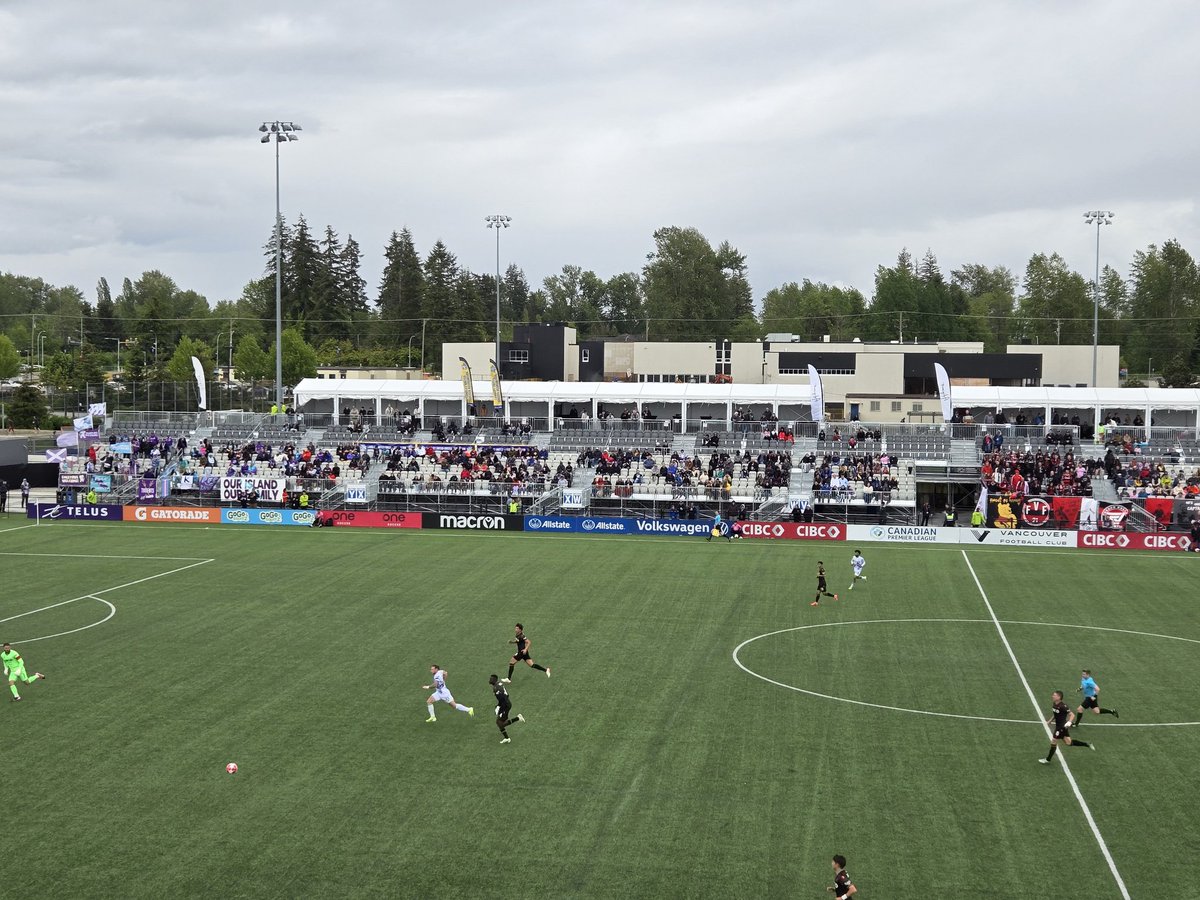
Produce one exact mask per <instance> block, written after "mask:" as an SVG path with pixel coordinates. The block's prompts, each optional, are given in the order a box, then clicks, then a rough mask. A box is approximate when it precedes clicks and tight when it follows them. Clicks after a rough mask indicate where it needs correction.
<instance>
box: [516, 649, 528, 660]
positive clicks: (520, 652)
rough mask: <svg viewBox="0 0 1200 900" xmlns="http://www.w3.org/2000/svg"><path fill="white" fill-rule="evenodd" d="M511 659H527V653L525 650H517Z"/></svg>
mask: <svg viewBox="0 0 1200 900" xmlns="http://www.w3.org/2000/svg"><path fill="white" fill-rule="evenodd" d="M513 659H515V660H518V661H519V660H522V659H526V660H527V659H529V653H528V652H526V651H525V650H518V651H517V652H516V653H514V654H513Z"/></svg>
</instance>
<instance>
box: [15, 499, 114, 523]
mask: <svg viewBox="0 0 1200 900" xmlns="http://www.w3.org/2000/svg"><path fill="white" fill-rule="evenodd" d="M124 510H125V507H123V506H102V505H99V504H96V505H92V504H90V503H77V504H66V503H62V504H59V503H31V504H29V506H28V507H26V509H25V515H26V516H28V517H29V518H30V519H79V520H81V521H85V522H120V521H121V518H122V513H123V512H124Z"/></svg>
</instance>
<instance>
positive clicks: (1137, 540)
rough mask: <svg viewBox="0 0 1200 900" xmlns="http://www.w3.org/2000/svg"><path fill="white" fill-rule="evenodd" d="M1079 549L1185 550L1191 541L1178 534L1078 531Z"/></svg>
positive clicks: (1186, 536)
mask: <svg viewBox="0 0 1200 900" xmlns="http://www.w3.org/2000/svg"><path fill="white" fill-rule="evenodd" d="M1075 537H1076V538H1077V539H1078V541H1079V543H1078V546H1079V547H1085V548H1099V549H1102V550H1187V549H1188V548H1189V547H1191V545H1192V539H1191V538H1190V537H1189V536H1188V535H1186V534H1181V533H1179V532H1170V533H1168V532H1157V533H1154V534H1142V533H1139V532H1128V531H1079V532H1076V533H1075Z"/></svg>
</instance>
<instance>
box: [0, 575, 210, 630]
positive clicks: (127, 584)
mask: <svg viewBox="0 0 1200 900" xmlns="http://www.w3.org/2000/svg"><path fill="white" fill-rule="evenodd" d="M210 562H212V560H211V559H202V560H199V561H198V562H194V563H191V564H189V565H186V566H180V567H179V568H177V569H171V570H170V571H168V572H159V573H158V574H157V575H147V576H146V577H145V578H139V579H137V580H136V581H127V582H125V583H124V584H118V585H117V586H116V587H110V588H104V589H103V590H100V591H92V592H91V593H90V594H82V595H81V596H79V597H72V598H71V599H70V600H61V601H59V602H58V603H51V604H50V605H49V606H43V607H40V608H39V609H31V610H29V612H23V613H17V615H15V616H9V617H8V618H7V619H0V625H3V624H4V623H5V622H11V621H13V620H14V619H23V618H24V617H25V616H32V615H33V614H34V613H40V612H45V611H46V610H48V609H54V608H55V607H58V606H66V605H67V604H68V603H77V602H79V601H80V600H100V595H101V594H111V593H112V592H113V591H119V590H123V589H124V588H128V587H133V586H134V585H137V584H143V583H145V582H147V581H153V580H154V579H156V578H166V577H167V576H168V575H175V574H176V573H178V572H186V571H187V570H188V569H194V568H196V566H202V565H204V564H205V563H210ZM100 602H101V603H103V602H105V601H103V600H101V601H100Z"/></svg>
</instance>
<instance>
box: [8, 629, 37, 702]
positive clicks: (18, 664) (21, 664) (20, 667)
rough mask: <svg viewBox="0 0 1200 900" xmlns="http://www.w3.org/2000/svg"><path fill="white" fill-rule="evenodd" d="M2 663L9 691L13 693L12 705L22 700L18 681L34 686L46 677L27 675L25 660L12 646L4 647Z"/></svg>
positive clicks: (34, 674)
mask: <svg viewBox="0 0 1200 900" xmlns="http://www.w3.org/2000/svg"><path fill="white" fill-rule="evenodd" d="M0 661H3V663H4V675H5V677H7V678H8V689H9V690H10V691H12V695H13V696H12V700H11V701H10V702H11V703H16V702H17V701H18V700H20V699H21V692H20V691H18V690H17V682H18V681H23V682H25V684H33V683H34V682H35V681H39V680H42V679H44V678H45V677H46V676H45V675H43V674H42V673H41V672H34V673H33V675H32V676H30V675H27V674H25V660H23V659H22V658H21V654H20V653H18V652H17V651H16V650H14V649H13V648H12V644H5V645H4V650H3V651H0Z"/></svg>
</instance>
